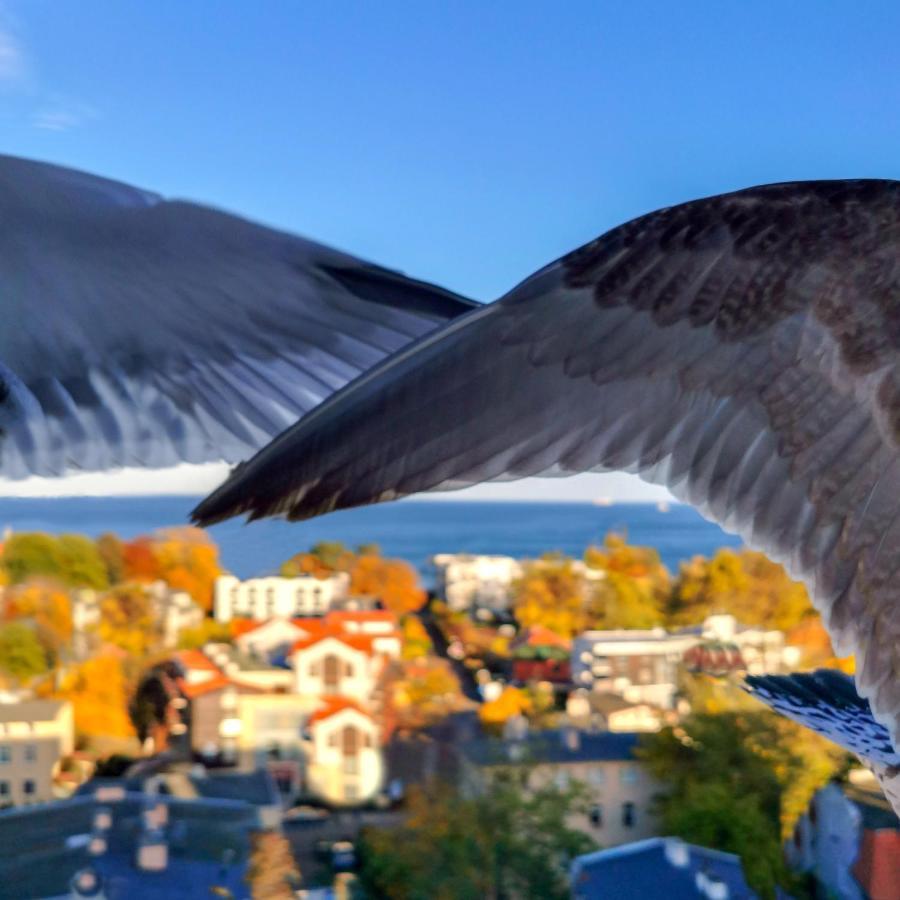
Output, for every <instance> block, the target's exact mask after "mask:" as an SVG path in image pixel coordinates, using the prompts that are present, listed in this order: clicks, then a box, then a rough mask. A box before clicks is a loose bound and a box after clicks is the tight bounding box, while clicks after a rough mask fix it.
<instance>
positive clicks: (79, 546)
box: [0, 532, 109, 589]
mask: <svg viewBox="0 0 900 900" xmlns="http://www.w3.org/2000/svg"><path fill="white" fill-rule="evenodd" d="M0 563H2V566H3V568H4V570H5V571H6V573H7V576H8V579H9V582H10V584H20V583H21V582H24V581H28V580H29V579H31V578H34V577H41V576H43V577H47V578H53V579H55V580H57V581H59V582H61V583H62V584H65V585H68V586H70V587H89V588H97V589H102V588H105V587H106V586H107V585H108V584H109V580H108V577H107V573H106V566H105V564H104V562H103V559H102V557H101V556H100V553H99V551H98V550H97V545H96V544H95V543H94V542H93V541H92V540H91V539H90V538H87V537H85V536H84V535H80V534H64V535H61V536H60V537H54V536H53V535H50V534H44V533H42V532H34V533H30V534H29V533H24V532H23V533H21V534H14V535H12V536H11V537H10V538H9V539H8V540H7V541H6V543H5V544H4V545H3V555H2V557H0Z"/></svg>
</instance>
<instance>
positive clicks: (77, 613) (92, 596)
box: [71, 581, 205, 659]
mask: <svg viewBox="0 0 900 900" xmlns="http://www.w3.org/2000/svg"><path fill="white" fill-rule="evenodd" d="M144 590H145V591H146V594H147V597H148V599H149V600H150V604H151V608H152V610H153V619H154V621H155V622H157V623H158V625H159V628H160V631H161V636H162V644H163V646H164V647H168V648H172V647H175V646H176V645H177V643H178V636H179V634H181V632H182V631H183V630H184V629H185V628H196V627H197V626H198V625H200V624H201V623H202V622H203V619H204V617H205V614H204V612H203V610H202V609H201V607H200V606H198V605H197V604H196V603H195V602H194V598H193V597H191V595H190V594H189V593H187V591H176V590H173V589H172V588H170V587H169V585H167V584H166V583H165V582H164V581H154V582H153V583H152V584H149V585H146V586H145V587H144ZM102 600H103V595H102V594H98V593H97V591H94V590H91V589H89V588H81V589H79V590H76V591H73V592H72V595H71V603H72V606H71V611H72V650H73V653H74V655H75V658H76V659H85V658H87V657H88V656H89V655H90V653H91V651H92V649H93V648H94V646H95V645H96V637H95V632H96V629H97V626H98V625H99V624H100V606H101V602H102Z"/></svg>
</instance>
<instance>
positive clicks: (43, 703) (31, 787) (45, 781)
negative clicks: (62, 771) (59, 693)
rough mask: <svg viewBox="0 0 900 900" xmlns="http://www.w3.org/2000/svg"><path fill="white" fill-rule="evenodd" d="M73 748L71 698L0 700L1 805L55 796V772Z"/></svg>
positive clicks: (49, 798)
mask: <svg viewBox="0 0 900 900" xmlns="http://www.w3.org/2000/svg"><path fill="white" fill-rule="evenodd" d="M73 749H74V722H73V716H72V704H71V703H69V702H68V701H60V700H22V701H19V702H16V703H0V808H2V807H7V806H21V805H24V804H29V803H43V802H46V801H48V800H52V799H54V796H55V795H54V789H53V783H54V776H55V775H56V773H57V772H58V770H59V764H60V761H61V759H62V757H63V756H67V755H69V754H70V753H71V752H72V751H73Z"/></svg>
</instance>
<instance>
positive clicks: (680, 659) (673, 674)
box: [572, 615, 799, 709]
mask: <svg viewBox="0 0 900 900" xmlns="http://www.w3.org/2000/svg"><path fill="white" fill-rule="evenodd" d="M698 648H699V649H698ZM798 659H799V651H798V650H797V648H795V647H787V646H785V643H784V635H783V634H782V633H781V632H780V631H764V630H762V629H759V628H745V627H743V626H741V625H740V624H739V623H738V622H737V621H736V620H735V618H734V616H729V615H715V616H710V617H709V618H707V619H706V620H705V621H704V622H703V624H702V625H699V626H695V627H693V628H684V629H681V630H679V631H676V632H668V631H666V630H665V629H664V628H651V629H620V630H610V631H586V632H584V633H583V634H580V635H579V636H578V637H576V638H575V640H574V641H573V642H572V681H573V682H574V683H575V684H576V685H577V686H578V687H584V688H591V689H593V690H597V691H602V692H607V693H615V694H620V695H621V696H623V697H624V698H625V699H626V700H628V701H629V702H632V703H639V702H640V703H649V704H651V705H653V706H657V707H660V708H662V709H672V707H673V705H674V701H675V690H676V684H677V678H678V671H679V669H680V668H681V666H682V665H685V664H686V666H687V667H690V668H697V667H698V666H701V667H702V666H703V665H706V664H707V661H708V664H709V665H713V666H716V665H719V664H720V663H721V664H722V666H723V667H724V669H725V670H732V669H734V668H735V666H736V665H739V666H740V667H741V668H742V669H744V670H746V671H748V672H750V673H751V674H757V673H764V672H770V673H778V672H782V671H786V670H789V669H790V668H791V667H792V666H794V665H796V663H797V661H798ZM723 660H724V662H722V661H723Z"/></svg>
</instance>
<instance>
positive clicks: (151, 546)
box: [122, 528, 222, 610]
mask: <svg viewBox="0 0 900 900" xmlns="http://www.w3.org/2000/svg"><path fill="white" fill-rule="evenodd" d="M122 568H123V573H124V578H125V579H126V580H128V581H136V582H139V583H142V584H148V583H152V582H154V581H164V582H165V583H166V584H168V585H169V587H171V588H173V589H174V590H180V591H186V592H187V593H188V594H190V595H191V597H192V598H193V599H194V601H195V602H196V603H197V604H198V605H199V606H201V607H202V608H203V609H205V610H210V609H212V603H213V588H214V585H215V580H216V578H218V577H219V575H221V574H222V570H221V568H220V566H219V549H218V547H216V545H215V544H214V543H213V542H212V540H211V539H210V537H209V536H208V535H207V533H206V532H205V531H203V530H202V529H199V528H167V529H162V530H161V531H158V532H156V533H155V534H154V535H152V536H150V537H146V536H144V537H139V538H135V540H133V541H129V542H128V543H126V544H125V545H124V546H123V548H122Z"/></svg>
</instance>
